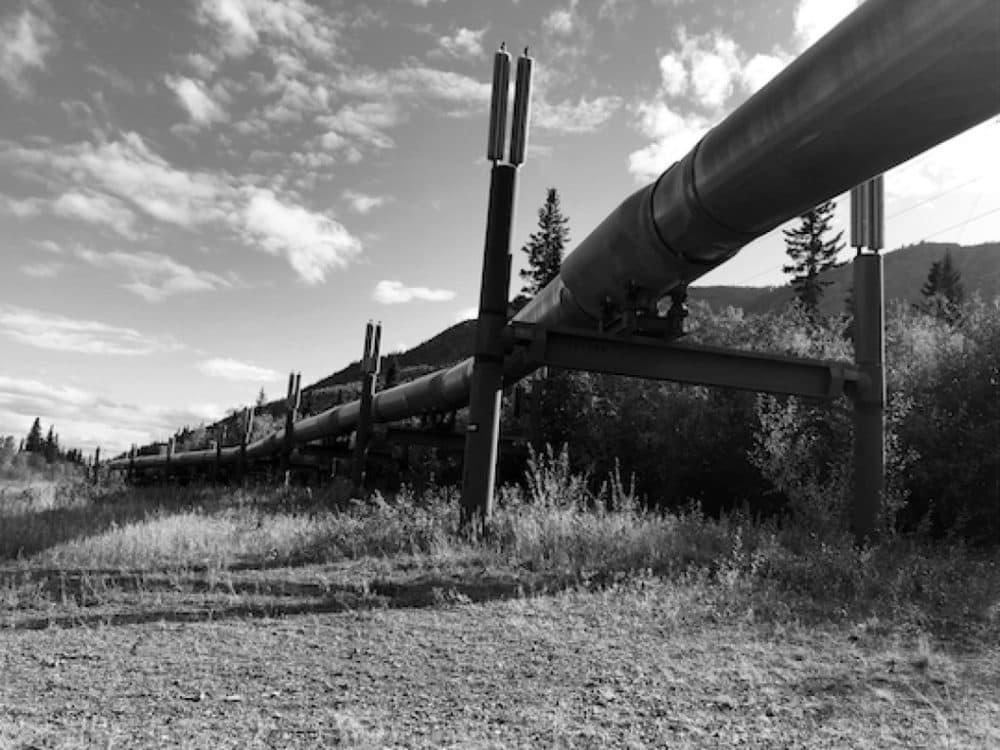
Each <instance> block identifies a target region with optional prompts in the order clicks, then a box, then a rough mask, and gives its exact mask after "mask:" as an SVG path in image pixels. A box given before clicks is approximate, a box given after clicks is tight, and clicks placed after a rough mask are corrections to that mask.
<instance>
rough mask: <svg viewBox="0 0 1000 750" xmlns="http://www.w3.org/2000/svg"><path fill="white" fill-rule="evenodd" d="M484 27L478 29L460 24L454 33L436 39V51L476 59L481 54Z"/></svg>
mask: <svg viewBox="0 0 1000 750" xmlns="http://www.w3.org/2000/svg"><path fill="white" fill-rule="evenodd" d="M485 33H486V29H485V28H482V29H479V30H478V31H474V30H472V29H467V28H465V27H464V26H460V27H459V28H458V29H457V30H456V31H455V33H454V34H450V35H447V36H442V37H440V38H439V39H438V50H436V51H438V52H439V53H443V54H445V55H447V56H449V57H458V58H463V59H466V60H476V59H479V58H481V57H482V56H483V35H484V34H485Z"/></svg>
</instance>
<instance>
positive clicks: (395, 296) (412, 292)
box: [372, 279, 455, 305]
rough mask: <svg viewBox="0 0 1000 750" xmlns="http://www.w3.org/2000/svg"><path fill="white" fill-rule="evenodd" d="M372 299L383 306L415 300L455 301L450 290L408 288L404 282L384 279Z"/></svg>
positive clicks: (376, 286)
mask: <svg viewBox="0 0 1000 750" xmlns="http://www.w3.org/2000/svg"><path fill="white" fill-rule="evenodd" d="M372 299H373V300H375V301H376V302H379V303H381V304H383V305H399V304H403V303H406V302H412V301H413V300H424V301H426V302H447V301H448V300H451V299H455V293H454V292H453V291H451V290H450V289H428V288H427V287H425V286H406V285H405V284H404V283H403V282H402V281H389V280H385V279H383V280H382V281H380V282H378V284H376V285H375V291H374V292H373V293H372Z"/></svg>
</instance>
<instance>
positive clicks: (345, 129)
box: [317, 101, 403, 149]
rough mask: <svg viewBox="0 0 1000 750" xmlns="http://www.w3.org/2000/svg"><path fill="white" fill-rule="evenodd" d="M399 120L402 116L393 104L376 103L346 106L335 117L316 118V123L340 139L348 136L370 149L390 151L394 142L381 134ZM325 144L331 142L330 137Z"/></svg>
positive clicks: (385, 102) (389, 102)
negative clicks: (388, 149) (328, 129)
mask: <svg viewBox="0 0 1000 750" xmlns="http://www.w3.org/2000/svg"><path fill="white" fill-rule="evenodd" d="M402 119H403V115H402V113H401V112H400V109H399V107H398V106H397V105H396V104H395V103H394V102H391V101H376V102H360V103H357V104H349V105H346V106H344V107H341V108H340V109H339V110H338V111H337V112H336V114H333V115H328V116H323V117H320V118H317V121H318V122H320V123H321V124H322V125H323V126H324V127H327V128H330V131H331V132H332V133H333V134H334V135H339V136H340V137H341V138H342V139H343V138H344V137H345V136H350V137H353V138H355V139H356V140H358V141H360V142H361V143H363V144H364V145H366V146H370V147H371V148H375V149H387V148H392V147H393V146H394V145H395V142H394V141H393V140H392V138H390V137H389V136H388V135H386V134H385V133H384V132H382V131H383V130H385V129H387V128H391V127H394V126H395V125H397V124H399V123H400V122H401V121H402ZM327 136H329V133H328V134H327ZM324 137H325V138H326V136H324ZM326 142H330V143H333V140H332V137H331V138H327V141H326ZM337 146H338V147H339V142H338V143H337Z"/></svg>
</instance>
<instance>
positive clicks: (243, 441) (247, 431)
mask: <svg viewBox="0 0 1000 750" xmlns="http://www.w3.org/2000/svg"><path fill="white" fill-rule="evenodd" d="M252 434H253V407H252V406H247V407H246V408H244V409H243V434H242V435H240V483H241V484H242V485H243V486H244V487H246V484H247V443H249V442H250V435H252Z"/></svg>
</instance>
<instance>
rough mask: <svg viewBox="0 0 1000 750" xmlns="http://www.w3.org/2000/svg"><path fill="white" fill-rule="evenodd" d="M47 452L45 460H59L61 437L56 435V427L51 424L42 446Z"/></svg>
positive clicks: (52, 462)
mask: <svg viewBox="0 0 1000 750" xmlns="http://www.w3.org/2000/svg"><path fill="white" fill-rule="evenodd" d="M42 452H43V453H44V454H45V461H46V462H47V463H50V464H54V463H55V462H56V461H58V460H59V438H58V437H56V431H55V427H54V426H53V425H49V434H48V435H46V436H45V445H44V446H43V448H42Z"/></svg>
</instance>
